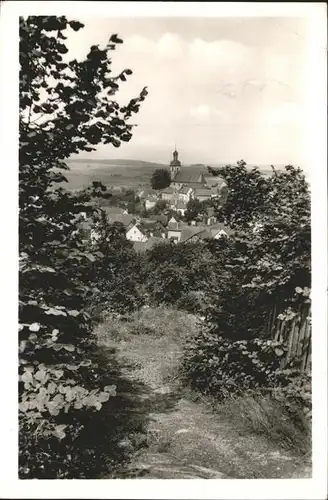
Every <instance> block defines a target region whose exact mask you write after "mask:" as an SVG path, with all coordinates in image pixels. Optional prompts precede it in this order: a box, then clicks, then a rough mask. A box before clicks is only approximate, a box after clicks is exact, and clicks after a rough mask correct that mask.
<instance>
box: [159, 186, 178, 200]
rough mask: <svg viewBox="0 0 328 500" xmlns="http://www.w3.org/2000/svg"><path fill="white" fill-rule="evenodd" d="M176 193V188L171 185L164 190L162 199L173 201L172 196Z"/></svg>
mask: <svg viewBox="0 0 328 500" xmlns="http://www.w3.org/2000/svg"><path fill="white" fill-rule="evenodd" d="M175 193H176V191H175V189H173V187H171V186H169V187H167V188H165V189H163V190H162V192H161V199H162V200H168V201H171V200H172V196H173V195H175Z"/></svg>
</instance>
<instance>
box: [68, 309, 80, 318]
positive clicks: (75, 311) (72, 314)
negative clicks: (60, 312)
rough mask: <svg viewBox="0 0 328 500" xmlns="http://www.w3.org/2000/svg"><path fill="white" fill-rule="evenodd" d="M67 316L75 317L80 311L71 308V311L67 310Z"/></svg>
mask: <svg viewBox="0 0 328 500" xmlns="http://www.w3.org/2000/svg"><path fill="white" fill-rule="evenodd" d="M67 312H68V314H69V316H73V318H76V316H78V315H79V314H80V311H77V310H76V309H73V310H71V311H67Z"/></svg>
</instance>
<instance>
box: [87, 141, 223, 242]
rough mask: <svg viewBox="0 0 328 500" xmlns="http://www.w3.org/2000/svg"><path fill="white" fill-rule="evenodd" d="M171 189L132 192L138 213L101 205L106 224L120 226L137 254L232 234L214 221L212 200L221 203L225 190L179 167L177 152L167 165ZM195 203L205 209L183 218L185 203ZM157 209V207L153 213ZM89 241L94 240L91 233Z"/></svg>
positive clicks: (211, 179)
mask: <svg viewBox="0 0 328 500" xmlns="http://www.w3.org/2000/svg"><path fill="white" fill-rule="evenodd" d="M169 171H170V177H171V184H170V186H168V187H166V188H164V189H160V190H155V189H152V188H151V187H150V188H148V189H147V188H144V189H140V190H137V191H136V192H135V198H136V199H137V200H138V201H139V204H140V205H141V206H142V207H143V210H142V211H141V212H142V213H140V210H139V211H138V212H139V213H136V211H134V210H133V209H132V210H131V208H130V209H129V204H128V203H127V202H126V203H125V204H124V205H125V206H123V207H122V206H116V205H114V206H113V205H112V206H101V208H102V209H103V210H104V211H105V213H106V215H107V218H108V222H109V223H115V222H117V223H121V224H123V225H124V227H125V230H126V238H127V239H128V240H129V241H131V242H133V246H134V249H135V250H136V251H138V252H142V251H145V250H149V249H151V248H152V247H153V246H154V245H156V244H157V243H161V242H162V243H163V241H166V242H170V241H173V242H174V243H183V242H187V241H188V242H191V241H193V242H194V241H201V240H205V239H212V238H213V239H219V238H222V237H227V238H229V236H230V235H231V234H232V229H231V228H230V227H229V226H226V225H224V224H223V223H221V222H218V221H217V218H216V217H215V211H214V209H213V206H212V203H211V202H212V201H214V200H215V201H216V202H219V203H224V202H225V200H226V198H227V194H228V187H227V184H226V182H225V181H224V179H222V178H221V177H213V176H211V175H204V174H203V173H201V172H199V173H190V172H189V171H188V167H184V168H183V167H182V166H181V161H180V160H179V157H178V151H177V150H176V149H175V150H174V151H173V159H172V160H171V162H170V166H169ZM191 200H198V201H199V202H200V203H201V204H202V205H203V206H204V210H203V211H202V212H201V213H198V214H195V216H194V217H193V218H191V219H190V218H189V219H188V220H187V218H186V212H187V210H188V202H190V201H191ZM156 207H159V208H158V210H156ZM91 238H92V239H94V240H96V239H97V232H96V230H93V231H92V233H91Z"/></svg>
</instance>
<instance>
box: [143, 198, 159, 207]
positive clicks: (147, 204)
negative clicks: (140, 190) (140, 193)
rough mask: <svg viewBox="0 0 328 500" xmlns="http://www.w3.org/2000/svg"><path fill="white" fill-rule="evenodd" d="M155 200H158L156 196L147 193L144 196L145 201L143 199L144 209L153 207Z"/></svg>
mask: <svg viewBox="0 0 328 500" xmlns="http://www.w3.org/2000/svg"><path fill="white" fill-rule="evenodd" d="M157 201H158V198H157V197H156V196H154V195H149V196H148V197H147V198H146V201H145V207H146V210H150V209H152V208H154V206H155V205H156V203H157Z"/></svg>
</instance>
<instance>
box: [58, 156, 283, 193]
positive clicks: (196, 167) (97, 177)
mask: <svg viewBox="0 0 328 500" xmlns="http://www.w3.org/2000/svg"><path fill="white" fill-rule="evenodd" d="M67 165H68V166H69V167H70V170H69V171H68V172H65V176H66V178H67V180H68V185H67V187H68V188H69V189H81V188H85V187H87V186H88V185H89V184H90V183H91V182H93V181H101V182H102V183H103V184H105V185H107V186H116V187H119V186H120V187H121V186H123V187H130V188H143V187H148V186H149V184H150V178H151V175H152V172H153V171H154V170H155V169H157V168H169V165H168V164H164V163H158V162H148V161H140V160H132V159H131V160H130V159H127V160H125V159H124V160H121V159H116V160H106V159H87V158H74V159H70V160H67ZM222 165H223V164H220V163H218V164H212V165H211V166H212V167H213V168H218V167H220V166H222ZM253 166H254V165H248V167H249V168H252V167H253ZM181 168H182V169H186V170H188V172H190V173H192V172H202V173H207V166H206V165H204V164H192V165H182V167H181ZM259 168H260V170H261V172H262V173H263V174H264V175H271V173H272V170H271V167H270V165H262V166H261V165H259ZM277 168H278V169H279V168H281V166H280V165H279V166H277Z"/></svg>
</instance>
